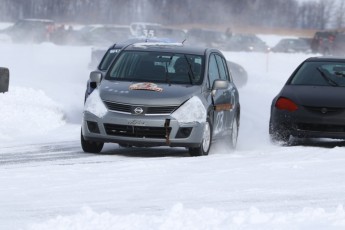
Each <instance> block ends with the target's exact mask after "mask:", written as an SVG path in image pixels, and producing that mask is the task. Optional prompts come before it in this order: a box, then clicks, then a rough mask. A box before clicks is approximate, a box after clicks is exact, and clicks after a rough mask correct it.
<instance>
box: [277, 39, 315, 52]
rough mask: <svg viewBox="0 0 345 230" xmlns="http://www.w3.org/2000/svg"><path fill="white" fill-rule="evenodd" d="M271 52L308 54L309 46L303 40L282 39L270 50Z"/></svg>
mask: <svg viewBox="0 0 345 230" xmlns="http://www.w3.org/2000/svg"><path fill="white" fill-rule="evenodd" d="M271 51H273V52H281V53H310V52H311V49H310V44H308V42H307V41H306V40H305V39H300V38H283V39H281V40H280V41H279V42H278V44H277V45H275V46H274V47H272V48H271Z"/></svg>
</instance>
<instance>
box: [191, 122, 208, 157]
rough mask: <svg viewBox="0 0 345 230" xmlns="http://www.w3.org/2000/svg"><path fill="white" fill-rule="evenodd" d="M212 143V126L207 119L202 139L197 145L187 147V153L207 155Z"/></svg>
mask: <svg viewBox="0 0 345 230" xmlns="http://www.w3.org/2000/svg"><path fill="white" fill-rule="evenodd" d="M211 143H212V126H211V122H210V120H209V119H207V121H206V123H205V126H204V132H203V137H202V141H201V143H200V146H199V147H196V148H189V154H190V155H191V156H203V155H208V152H209V151H210V148H211Z"/></svg>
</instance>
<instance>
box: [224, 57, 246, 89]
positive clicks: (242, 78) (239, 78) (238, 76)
mask: <svg viewBox="0 0 345 230" xmlns="http://www.w3.org/2000/svg"><path fill="white" fill-rule="evenodd" d="M227 63H228V66H229V70H230V72H231V75H232V78H233V79H234V83H235V85H236V86H237V88H240V87H242V86H244V85H246V84H247V81H248V73H247V71H246V70H245V69H244V68H243V66H241V65H239V64H237V63H235V62H232V61H227Z"/></svg>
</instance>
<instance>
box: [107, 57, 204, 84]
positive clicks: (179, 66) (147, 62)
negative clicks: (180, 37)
mask: <svg viewBox="0 0 345 230" xmlns="http://www.w3.org/2000/svg"><path fill="white" fill-rule="evenodd" d="M202 66H203V56H199V55H190V54H181V53H178V54H177V53H162V52H152V51H122V52H120V54H119V56H118V57H117V59H116V61H115V63H114V64H113V65H112V66H111V67H110V69H109V71H108V73H107V76H106V77H105V78H106V79H107V80H118V81H139V82H141V81H145V82H157V83H164V82H165V83H169V84H191V85H196V84H201V82H202V76H203V71H202Z"/></svg>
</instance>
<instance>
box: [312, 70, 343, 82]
mask: <svg viewBox="0 0 345 230" xmlns="http://www.w3.org/2000/svg"><path fill="white" fill-rule="evenodd" d="M316 69H317V70H318V71H319V72H320V74H321V76H322V77H323V79H325V80H326V82H327V83H328V84H329V85H331V86H340V85H339V84H338V83H337V82H335V81H334V80H332V79H331V78H330V77H329V76H327V75H326V74H325V72H323V71H322V70H321V68H320V67H317V68H316Z"/></svg>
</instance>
